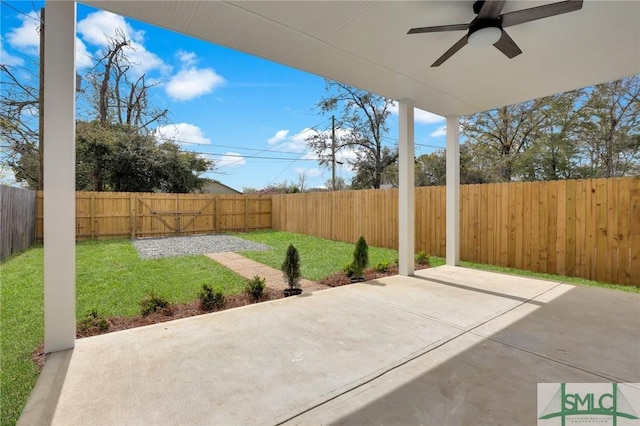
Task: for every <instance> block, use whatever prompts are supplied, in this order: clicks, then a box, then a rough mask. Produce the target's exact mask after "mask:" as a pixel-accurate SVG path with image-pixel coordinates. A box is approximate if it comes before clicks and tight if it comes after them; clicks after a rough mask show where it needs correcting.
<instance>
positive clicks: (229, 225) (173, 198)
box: [36, 191, 271, 240]
mask: <svg viewBox="0 0 640 426" xmlns="http://www.w3.org/2000/svg"><path fill="white" fill-rule="evenodd" d="M42 204H43V203H42V191H38V194H37V215H36V228H37V238H38V239H40V240H41V239H42V237H43V229H42V223H43V209H42V207H43V206H42ZM270 228H271V199H270V198H269V197H260V196H247V195H226V194H225V195H213V194H155V193H129V192H76V239H78V240H82V239H97V238H115V237H161V236H172V235H174V236H175V235H185V234H207V233H218V232H225V231H248V230H255V229H270Z"/></svg>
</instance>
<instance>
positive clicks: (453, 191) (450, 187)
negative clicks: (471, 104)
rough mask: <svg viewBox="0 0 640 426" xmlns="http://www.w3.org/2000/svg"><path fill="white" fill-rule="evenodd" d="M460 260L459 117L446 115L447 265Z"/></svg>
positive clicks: (452, 264) (455, 263)
mask: <svg viewBox="0 0 640 426" xmlns="http://www.w3.org/2000/svg"><path fill="white" fill-rule="evenodd" d="M459 262H460V117H458V116H450V117H447V265H451V266H456V265H458V263H459Z"/></svg>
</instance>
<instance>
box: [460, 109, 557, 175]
mask: <svg viewBox="0 0 640 426" xmlns="http://www.w3.org/2000/svg"><path fill="white" fill-rule="evenodd" d="M543 105H544V100H539V99H538V100H534V101H528V102H523V103H521V104H517V105H510V106H504V107H501V108H496V109H493V110H489V111H484V112H480V113H477V114H474V115H472V116H469V117H465V118H464V119H463V120H462V121H461V126H462V130H463V134H464V136H466V137H467V138H468V139H469V141H470V142H471V146H470V148H471V149H472V155H473V157H474V160H475V161H476V162H478V163H480V164H481V165H482V166H483V167H482V168H483V169H484V172H485V173H486V174H487V175H488V176H489V180H491V181H510V180H513V179H514V178H516V177H517V175H518V165H519V160H520V159H521V157H522V155H523V154H524V152H525V151H526V150H527V149H528V148H529V146H530V145H531V144H532V143H533V142H534V141H535V140H536V139H537V138H538V137H539V135H540V131H541V125H542V123H543V121H544V119H545V115H544V114H543V113H542V106H543Z"/></svg>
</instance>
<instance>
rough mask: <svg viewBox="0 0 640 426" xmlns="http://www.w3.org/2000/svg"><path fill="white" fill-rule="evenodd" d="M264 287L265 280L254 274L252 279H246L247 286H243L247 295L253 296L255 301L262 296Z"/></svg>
mask: <svg viewBox="0 0 640 426" xmlns="http://www.w3.org/2000/svg"><path fill="white" fill-rule="evenodd" d="M265 287H266V280H265V279H264V278H260V277H259V276H258V275H256V276H254V277H253V279H251V280H247V286H246V287H245V289H244V291H245V292H246V293H247V294H248V295H249V296H251V297H253V300H254V301H256V302H257V301H258V300H260V298H261V297H262V293H264V288H265Z"/></svg>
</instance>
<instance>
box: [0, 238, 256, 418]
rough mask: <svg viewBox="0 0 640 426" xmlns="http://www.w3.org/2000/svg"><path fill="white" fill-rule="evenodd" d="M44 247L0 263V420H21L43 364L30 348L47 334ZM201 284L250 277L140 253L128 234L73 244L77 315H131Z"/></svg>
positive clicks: (234, 285)
mask: <svg viewBox="0 0 640 426" xmlns="http://www.w3.org/2000/svg"><path fill="white" fill-rule="evenodd" d="M43 253H44V252H43V249H42V246H41V245H40V246H34V247H33V248H31V249H29V250H27V251H25V252H23V253H21V254H18V255H16V256H13V257H11V258H10V259H7V260H6V261H4V262H2V264H1V265H0V276H1V277H2V287H1V289H0V293H1V294H0V306H2V311H1V312H0V322H1V323H2V335H1V336H0V353H1V355H2V356H1V359H0V370H1V375H0V424H1V425H2V426H7V425H13V424H15V423H16V421H17V420H18V417H19V416H20V413H21V411H22V409H23V407H24V404H25V403H26V401H27V399H28V397H29V394H30V393H31V390H32V389H33V386H34V385H35V382H36V380H37V378H38V371H37V369H36V367H35V365H34V364H33V363H32V362H31V353H32V351H33V350H34V349H35V348H36V347H37V346H38V345H39V344H40V343H41V342H42V341H43V339H44V326H43V321H44V320H43V291H44V290H43ZM203 284H209V285H211V286H212V287H214V288H220V289H221V290H222V291H223V293H225V294H232V293H239V292H241V291H243V289H244V287H245V285H246V280H245V279H244V278H242V277H240V276H239V275H236V274H235V273H233V272H231V271H229V270H228V269H226V268H224V267H222V266H220V265H218V264H217V263H215V262H212V261H211V260H209V259H207V258H206V257H204V256H188V257H176V258H168V259H159V260H141V259H140V258H139V257H138V255H137V253H136V251H135V248H134V247H133V245H132V244H131V242H130V241H128V240H127V241H123V240H116V241H100V242H83V243H78V244H77V246H76V290H77V291H76V317H77V318H78V319H81V318H83V317H84V316H85V314H86V312H87V311H88V310H89V309H96V310H97V311H98V312H100V313H101V314H103V315H106V316H114V315H118V316H134V315H137V314H138V313H139V311H140V306H139V302H140V300H142V298H143V297H144V296H145V295H146V294H147V293H149V292H151V291H154V292H156V293H158V294H159V295H162V296H164V297H166V298H167V299H169V300H170V301H171V302H176V303H180V302H188V301H191V300H194V299H195V298H196V296H197V294H198V291H199V290H200V289H201V287H202V285H203Z"/></svg>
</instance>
